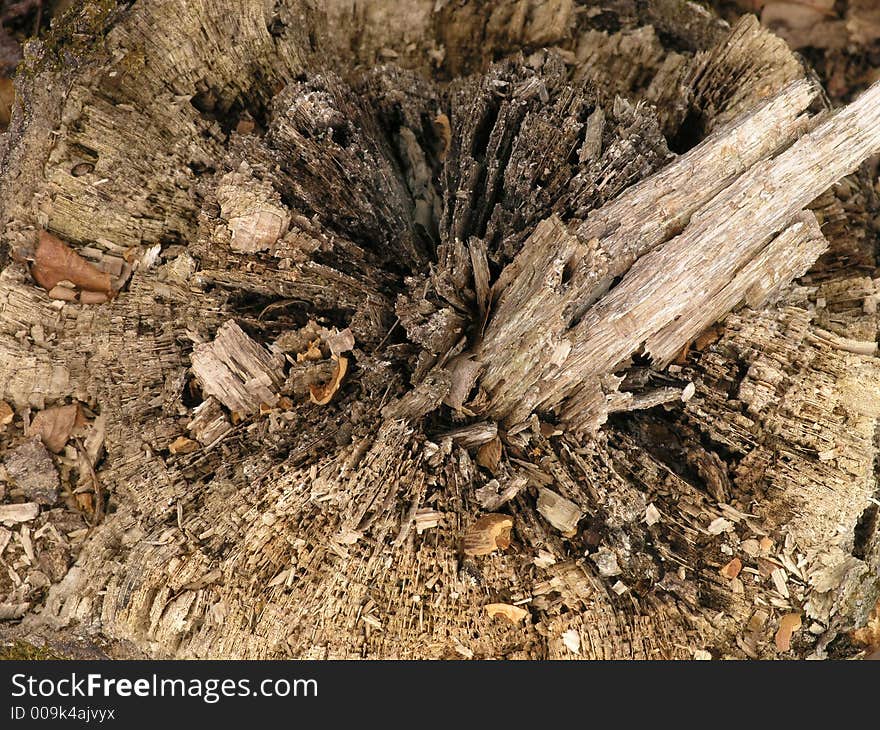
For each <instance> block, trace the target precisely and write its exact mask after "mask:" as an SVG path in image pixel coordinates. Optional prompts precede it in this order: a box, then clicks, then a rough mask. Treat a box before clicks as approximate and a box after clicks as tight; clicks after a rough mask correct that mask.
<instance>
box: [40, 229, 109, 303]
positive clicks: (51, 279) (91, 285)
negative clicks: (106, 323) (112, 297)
mask: <svg viewBox="0 0 880 730" xmlns="http://www.w3.org/2000/svg"><path fill="white" fill-rule="evenodd" d="M31 275H32V276H33V277H34V280H35V281H36V282H37V284H39V285H40V286H41V287H43V288H44V289H45V290H46V291H50V290H52V289H54V288H55V286H56V285H57V284H58V283H59V282H61V281H65V280H66V281H70V282H72V283H73V284H75V285H76V286H77V287H78V288H80V289H82V290H83V291H89V292H104V293H105V294H112V293H113V290H112V287H111V284H110V275H109V274H106V273H104V272H103V271H99V270H98V269H97V268H95V267H94V266H92V264H90V263H89V262H88V261H86V260H85V259H84V258H83V257H82V256H80V255H79V254H78V253H77V252H76V251H74V250H73V249H72V248H70V247H69V246H68V245H67V244H66V243H64V242H63V241H62V240H61V239H59V238H57V237H55V236H53V235H52V234H51V233H49V232H48V231H40V240H39V243H38V244H37V250H36V252H35V254H34V265H33V266H32V267H31Z"/></svg>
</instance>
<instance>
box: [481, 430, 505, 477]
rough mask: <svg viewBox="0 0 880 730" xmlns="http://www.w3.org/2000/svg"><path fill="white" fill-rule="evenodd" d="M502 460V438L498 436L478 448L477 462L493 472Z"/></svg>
mask: <svg viewBox="0 0 880 730" xmlns="http://www.w3.org/2000/svg"><path fill="white" fill-rule="evenodd" d="M500 461H501V439H500V438H498V437H497V436H496V437H495V438H493V439H492V440H491V441H487V442H486V443H484V444H483V445H482V446H480V448H479V449H477V463H478V464H479V465H480V466H482V467H484V468H486V469H488V470H489V471H491V472H492V473H493V474H494V473H495V470H496V469H497V468H498V463H499V462H500Z"/></svg>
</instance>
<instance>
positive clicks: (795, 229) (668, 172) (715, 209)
mask: <svg viewBox="0 0 880 730" xmlns="http://www.w3.org/2000/svg"><path fill="white" fill-rule="evenodd" d="M811 96H812V91H811V90H810V88H809V85H808V84H806V83H803V82H799V83H795V84H792V85H790V86H788V87H786V88H785V89H783V90H782V91H781V92H780V93H779V94H778V95H777V96H776V97H775V98H773V99H771V100H769V101H768V102H766V103H765V104H764V105H763V106H762V107H761V108H760V109H759V110H757V111H755V112H753V113H752V114H750V115H749V116H748V117H746V118H745V119H742V120H740V121H738V122H734V123H732V124H731V125H728V126H727V127H725V128H723V129H721V130H719V131H718V132H717V133H716V134H714V135H713V136H712V137H711V138H710V139H708V140H707V141H706V142H704V143H703V144H702V145H700V146H699V147H697V148H695V149H694V150H693V151H692V152H691V153H689V154H687V155H684V156H683V157H681V158H679V159H678V160H677V161H676V162H674V163H672V164H671V165H669V166H668V167H667V168H666V169H665V170H664V171H662V172H660V173H658V174H656V175H654V176H652V177H650V178H648V179H646V180H645V181H644V182H642V183H640V184H638V185H636V186H634V187H633V188H632V189H631V191H630V192H628V193H625V194H624V195H622V196H621V197H620V198H619V199H617V200H616V201H614V202H612V203H610V204H608V205H606V206H605V207H603V208H602V209H600V210H599V211H597V212H596V213H595V214H593V215H591V216H590V218H589V219H587V220H586V221H585V222H584V223H582V224H580V225H579V226H572V227H568V226H566V225H564V224H562V223H561V221H559V220H558V219H557V218H555V217H552V218H550V219H547V220H545V221H543V222H542V223H541V224H540V225H539V226H538V227H537V228H536V230H535V231H534V233H533V234H532V236H531V237H530V238H529V239H528V240H527V241H526V243H525V245H524V246H523V248H522V250H521V251H520V253H519V254H518V255H517V257H516V259H515V260H514V261H513V263H512V264H510V265H509V266H508V267H507V268H506V269H505V270H504V271H503V272H502V273H501V275H500V277H499V281H498V283H497V284H496V291H495V294H496V296H498V297H499V300H498V303H497V306H496V309H495V312H494V315H493V316H492V318H491V320H490V322H489V324H488V326H487V329H486V334H485V337H484V339H483V341H482V342H481V343H479V344H478V346H477V347H476V356H477V358H478V359H479V360H481V361H482V362H484V363H485V364H486V365H485V367H486V369H485V373H484V375H483V378H482V384H483V386H484V387H485V388H486V389H487V390H488V391H489V392H490V393H491V394H492V402H491V406H490V413H491V415H492V416H493V417H495V418H499V419H503V420H504V421H505V422H506V424H507V425H508V426H509V427H513V428H515V427H516V426H517V424H521V423H523V422H524V421H525V419H526V418H528V416H529V415H530V414H531V413H532V412H534V411H549V410H556V411H559V412H560V415H562V417H563V420H564V421H565V422H566V423H568V424H569V426H571V427H573V428H576V429H578V430H580V429H583V430H587V431H592V430H595V428H597V427H598V426H599V425H601V424H602V423H603V422H604V421H605V418H606V417H607V413H608V410H609V408H611V409H614V397H613V395H611V394H613V393H615V391H616V390H617V386H618V384H619V380H620V379H619V378H618V377H616V376H615V375H614V373H615V372H617V371H619V370H620V369H622V368H625V367H626V366H627V364H628V362H629V360H630V357H631V356H632V355H633V354H635V353H643V354H645V355H646V356H647V357H648V358H649V359H651V361H652V362H653V363H654V364H655V365H657V366H660V367H663V366H665V365H666V364H668V362H669V361H670V360H671V359H673V358H674V356H675V354H676V353H677V352H679V351H680V350H681V349H682V348H683V347H684V346H685V345H686V344H687V343H688V342H689V341H690V340H691V339H692V338H693V337H694V336H695V335H696V334H698V333H699V332H700V331H701V330H702V329H704V328H705V327H706V326H708V325H709V324H711V323H712V322H714V321H717V320H718V319H719V318H720V317H722V316H724V315H725V314H726V313H727V312H728V311H730V310H731V309H732V308H734V307H736V306H737V305H739V304H741V303H747V304H750V305H752V306H755V305H757V304H760V303H763V302H764V301H765V300H766V299H767V298H768V297H769V296H770V295H772V294H773V293H774V292H776V291H778V290H779V289H780V287H782V286H784V285H785V284H787V283H788V282H789V281H791V279H793V278H794V277H796V276H799V275H801V274H803V273H804V271H805V270H806V269H807V268H808V267H809V265H810V264H811V263H812V262H813V261H814V260H815V259H816V258H817V257H818V255H819V254H820V253H821V252H822V251H823V250H824V248H825V245H826V244H825V241H824V239H823V237H822V234H821V232H820V231H819V229H818V225H817V223H816V221H815V218H814V216H813V214H812V213H808V212H802V209H803V208H804V207H805V206H807V204H809V203H810V202H811V201H812V200H813V199H815V198H816V197H817V196H818V195H820V194H821V193H822V192H823V191H825V190H827V189H828V188H829V187H830V186H831V185H832V184H833V183H834V182H836V181H837V180H839V179H840V178H842V177H844V176H845V175H847V174H848V173H850V172H852V171H853V170H854V169H855V168H856V167H857V166H858V165H859V164H860V163H861V162H862V161H864V160H865V159H866V158H867V157H868V156H870V155H871V154H872V153H874V152H876V151H877V150H878V149H880V85H875V86H873V87H871V89H869V90H868V91H867V92H865V93H864V94H863V95H862V96H861V97H860V98H859V99H858V100H857V101H855V102H854V103H852V104H850V105H849V106H848V107H846V108H844V109H842V110H840V111H839V112H837V113H836V114H834V115H833V116H831V117H830V118H829V119H828V120H826V121H825V122H823V123H822V124H819V125H818V126H816V128H815V129H813V131H811V132H809V133H808V134H805V135H803V136H802V137H801V138H800V139H799V140H798V141H796V142H794V144H791V146H789V147H788V148H787V149H785V150H784V151H783V152H780V153H778V154H777V155H776V156H773V157H768V154H769V153H771V152H772V151H773V150H774V149H779V148H780V147H784V146H785V144H786V143H787V142H788V141H790V140H791V139H792V137H793V136H794V135H796V134H797V132H798V131H799V130H802V129H803V127H804V119H803V118H802V117H800V116H798V113H799V112H800V111H801V110H803V109H804V108H805V107H806V105H807V104H808V103H809V100H810V98H811ZM756 115H757V116H760V117H761V122H760V124H757V125H755V119H754V117H755V116H756ZM768 128H769V129H773V130H774V133H773V134H772V135H770V136H768V137H765V139H764V143H763V145H755V143H754V141H753V142H752V143H751V146H747V147H746V148H743V146H742V145H743V144H744V143H745V141H746V140H747V139H749V135H750V134H751V132H756V133H757V132H758V131H759V130H764V131H763V134H765V135H766V134H767V132H766V130H767V129H768ZM744 130H751V131H744ZM744 149H748V152H744V151H743V150H744ZM697 152H699V156H700V159H701V163H700V164H697V163H696V158H694V157H692V155H693V154H694V153H697ZM707 158H713V159H715V160H717V162H718V166H717V167H715V168H713V166H712V165H711V164H706V160H707ZM620 276H622V278H621V279H620V281H619V283H617V285H616V286H614V287H613V288H610V291H609V287H611V283H612V279H613V278H614V277H620ZM609 395H611V397H610V399H609ZM609 400H610V402H609ZM563 401H565V403H564V404H563Z"/></svg>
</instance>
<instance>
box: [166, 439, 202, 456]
mask: <svg viewBox="0 0 880 730" xmlns="http://www.w3.org/2000/svg"><path fill="white" fill-rule="evenodd" d="M200 448H202V447H201V444H199V442H198V441H193V440H192V439H188V438H187V437H186V436H178V437H177V438H176V439H174V441H172V442H171V444H169V446H168V451H170V452H171V453H172V454H191V453H192V452H194V451H198V450H199V449H200Z"/></svg>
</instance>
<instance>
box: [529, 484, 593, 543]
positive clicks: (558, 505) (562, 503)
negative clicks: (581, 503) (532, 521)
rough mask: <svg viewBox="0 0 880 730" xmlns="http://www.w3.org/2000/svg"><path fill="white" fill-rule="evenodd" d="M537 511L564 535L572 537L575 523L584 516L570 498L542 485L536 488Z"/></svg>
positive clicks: (575, 526)
mask: <svg viewBox="0 0 880 730" xmlns="http://www.w3.org/2000/svg"><path fill="white" fill-rule="evenodd" d="M538 512H540V513H541V516H542V517H543V518H544V519H545V520H547V522H549V523H550V524H551V525H553V527H555V528H556V529H557V530H559V531H560V532H561V533H562V534H563V535H565V536H566V537H572V536H573V535H574V534H575V533H576V532H577V523H578V521H579V520H580V519H581V517H583V516H584V513H583V512H581V510H580V508H579V507H578V506H577V505H576V504H575V503H574V502H572V501H571V500H570V499H566V498H565V497H562V496H560V495H559V494H557V493H556V492H554V491H553V490H551V489H546V488H544V487H541V489H539V490H538Z"/></svg>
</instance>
